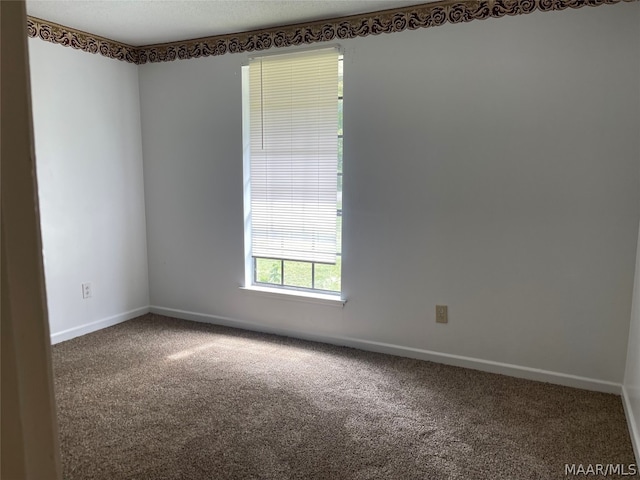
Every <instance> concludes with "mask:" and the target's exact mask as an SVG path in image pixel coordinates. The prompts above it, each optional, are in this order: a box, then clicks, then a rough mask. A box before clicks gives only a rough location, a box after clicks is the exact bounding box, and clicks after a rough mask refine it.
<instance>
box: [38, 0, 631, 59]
mask: <svg viewBox="0 0 640 480" xmlns="http://www.w3.org/2000/svg"><path fill="white" fill-rule="evenodd" d="M635 1H638V0H441V1H438V2H433V3H426V4H422V5H413V6H410V7H404V8H399V9H391V10H382V11H378V12H372V13H365V14H360V15H352V16H349V17H340V18H335V19H331V20H322V21H317V22H312V23H300V24H295V25H287V26H282V27H274V28H268V29H261V30H253V31H250V32H243V33H234V34H228V35H216V36H212V37H203V38H196V39H192V40H185V41H181V42H171V43H162V44H155V45H144V46H141V47H133V46H131V45H126V44H124V43H119V42H116V41H114V40H109V39H108V38H103V37H98V36H95V35H92V34H90V33H86V32H82V31H79V30H74V29H72V28H69V27H65V26H63V25H58V24H55V23H51V22H47V21H46V20H41V19H38V18H33V17H28V19H27V24H28V25H27V30H28V34H29V36H30V37H39V38H41V39H42V40H45V41H48V42H52V43H58V44H61V45H65V46H70V47H73V48H77V49H80V50H83V51H85V52H90V53H100V54H101V55H104V56H105V57H109V58H115V59H118V60H123V61H126V62H130V63H135V64H137V65H143V64H145V63H153V62H171V61H173V60H178V59H187V58H200V57H208V56H217V55H224V54H225V53H241V52H252V51H260V50H266V49H268V48H271V47H290V46H294V45H302V44H310V43H317V42H329V41H335V40H340V39H345V38H356V37H366V36H368V35H379V34H381V33H392V32H402V31H404V30H416V29H418V28H429V27H437V26H440V25H444V24H445V23H452V24H455V23H466V22H470V21H472V20H484V19H487V18H501V17H504V16H514V15H524V14H528V13H532V12H534V11H536V10H539V11H541V12H550V11H555V10H566V9H568V8H573V9H575V8H581V7H587V6H588V7H597V6H599V5H604V4H615V3H621V2H635Z"/></svg>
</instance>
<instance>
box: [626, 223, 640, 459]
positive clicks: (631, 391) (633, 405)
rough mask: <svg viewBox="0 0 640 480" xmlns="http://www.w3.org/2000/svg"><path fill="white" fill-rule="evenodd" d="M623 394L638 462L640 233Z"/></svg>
mask: <svg viewBox="0 0 640 480" xmlns="http://www.w3.org/2000/svg"><path fill="white" fill-rule="evenodd" d="M623 393H624V402H625V410H626V412H627V419H628V422H629V429H630V433H631V437H632V439H633V443H634V448H635V454H636V459H637V460H638V461H640V231H639V232H638V253H637V258H636V279H635V284H634V287H633V306H632V308H631V329H630V331H629V348H628V350H627V367H626V371H625V375H624V391H623Z"/></svg>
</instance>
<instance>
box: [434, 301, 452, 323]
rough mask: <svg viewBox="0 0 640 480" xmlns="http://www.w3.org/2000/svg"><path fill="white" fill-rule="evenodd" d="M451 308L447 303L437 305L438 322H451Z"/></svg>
mask: <svg viewBox="0 0 640 480" xmlns="http://www.w3.org/2000/svg"><path fill="white" fill-rule="evenodd" d="M448 310H449V308H448V307H447V306H446V305H436V322H437V323H449V311H448Z"/></svg>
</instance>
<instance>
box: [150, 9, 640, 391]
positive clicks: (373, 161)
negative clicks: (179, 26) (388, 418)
mask: <svg viewBox="0 0 640 480" xmlns="http://www.w3.org/2000/svg"><path fill="white" fill-rule="evenodd" d="M639 17H640V4H638V3H634V4H619V5H614V6H603V7H599V8H582V9H579V10H575V11H574V10H570V11H563V12H554V13H534V14H531V15H526V16H520V17H514V18H505V19H500V20H486V21H482V22H472V23H469V24H464V25H445V26H442V27H438V28H432V29H426V30H419V31H411V32H404V33H397V34H392V35H380V36H375V37H374V36H372V37H367V38H359V39H353V40H348V41H344V42H341V44H342V46H343V47H344V49H345V100H344V102H345V103H344V104H345V114H344V131H345V140H344V142H345V143H344V145H345V159H344V172H345V177H344V231H343V239H344V240H343V251H344V267H343V268H344V273H343V288H344V293H345V296H346V297H347V299H348V303H347V304H346V306H345V307H344V309H339V308H334V307H331V306H325V305H310V304H307V303H299V302H294V301H286V300H283V299H280V298H277V297H273V298H268V297H264V296H257V295H252V294H250V293H247V292H245V291H242V290H240V289H239V288H238V287H239V286H240V285H242V284H243V281H244V272H243V268H244V264H243V191H242V188H243V183H242V129H241V127H242V118H241V77H240V75H241V73H240V72H241V66H242V65H243V64H244V63H246V61H247V58H248V56H247V55H245V54H233V55H224V56H222V57H210V58H202V59H196V60H184V61H176V62H171V63H162V64H146V65H143V66H141V67H140V99H141V113H142V144H143V152H144V183H145V201H146V214H147V236H148V258H149V286H150V300H151V304H152V305H155V306H159V307H166V308H173V309H181V310H187V311H192V312H198V313H203V314H210V315H218V316H224V317H229V318H233V319H239V320H247V321H251V322H254V323H258V324H260V325H264V326H265V328H266V327H268V328H277V329H286V330H290V331H295V332H298V333H300V334H307V335H328V336H333V337H353V338H359V339H364V340H371V341H378V342H386V343H391V344H395V345H399V346H404V347H412V348H418V349H427V350H432V351H436V352H443V353H449V354H455V355H463V356H468V357H475V358H479V359H484V360H491V361H497V362H504V363H508V364H514V365H520V366H525V367H531V368H540V369H545V370H551V371H554V372H561V373H566V374H572V375H579V376H585V377H590V378H595V379H601V380H606V381H611V382H621V381H622V378H623V373H624V367H625V355H626V348H627V338H628V331H629V318H630V313H631V308H630V306H631V294H632V285H633V274H634V259H635V252H636V241H637V233H638V218H639V212H640V208H639V207H640V202H639V200H640V196H639V191H638V158H639V155H640V151H639V148H640V147H639V144H638V131H639V130H640V99H639V92H638V82H639V64H640V55H639V48H638V46H639V43H640V42H639V40H640V30H639V29H638V28H637V26H638V19H639ZM436 304H447V305H449V317H450V323H449V324H448V325H441V324H436V323H435V319H434V307H435V305H436Z"/></svg>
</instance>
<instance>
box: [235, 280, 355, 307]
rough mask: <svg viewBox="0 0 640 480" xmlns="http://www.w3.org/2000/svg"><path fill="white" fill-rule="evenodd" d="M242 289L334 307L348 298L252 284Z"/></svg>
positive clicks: (252, 292) (263, 294) (267, 295)
mask: <svg viewBox="0 0 640 480" xmlns="http://www.w3.org/2000/svg"><path fill="white" fill-rule="evenodd" d="M240 290H242V291H244V292H248V293H251V294H257V295H261V296H265V297H271V298H275V297H276V296H277V297H278V298H281V299H282V300H291V301H296V302H306V303H317V304H320V305H329V306H332V307H340V308H342V307H344V304H345V303H347V301H346V300H344V299H342V298H340V296H338V295H329V294H324V293H314V292H303V291H297V290H285V289H281V288H269V287H258V286H256V285H251V286H250V287H240Z"/></svg>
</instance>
